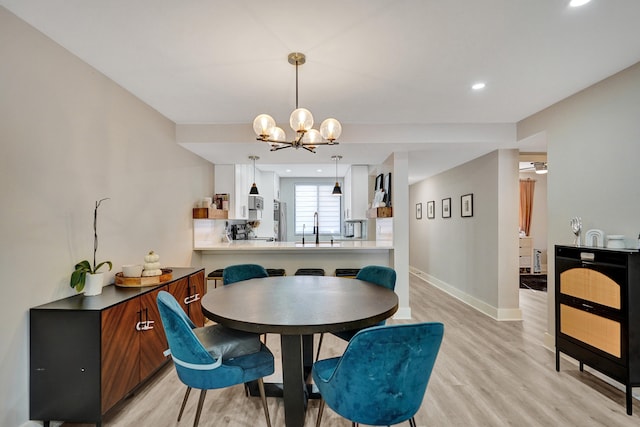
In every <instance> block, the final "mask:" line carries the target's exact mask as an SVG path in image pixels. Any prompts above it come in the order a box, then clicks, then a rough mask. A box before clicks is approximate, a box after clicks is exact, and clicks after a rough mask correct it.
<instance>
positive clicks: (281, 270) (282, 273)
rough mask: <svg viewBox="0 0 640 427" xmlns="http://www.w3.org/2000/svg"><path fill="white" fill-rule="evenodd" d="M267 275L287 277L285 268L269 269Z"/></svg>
mask: <svg viewBox="0 0 640 427" xmlns="http://www.w3.org/2000/svg"><path fill="white" fill-rule="evenodd" d="M267 274H268V275H269V277H280V276H286V275H287V274H286V272H285V271H284V268H267Z"/></svg>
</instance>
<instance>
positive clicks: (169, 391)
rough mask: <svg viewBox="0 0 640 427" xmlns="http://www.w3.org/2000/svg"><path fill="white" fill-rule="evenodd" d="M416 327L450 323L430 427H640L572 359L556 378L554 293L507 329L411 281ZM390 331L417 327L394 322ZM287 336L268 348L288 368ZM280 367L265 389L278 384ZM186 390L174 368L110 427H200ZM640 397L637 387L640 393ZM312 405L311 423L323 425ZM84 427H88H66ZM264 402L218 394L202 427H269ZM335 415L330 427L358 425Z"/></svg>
mask: <svg viewBox="0 0 640 427" xmlns="http://www.w3.org/2000/svg"><path fill="white" fill-rule="evenodd" d="M410 280H411V282H410V297H411V308H412V314H413V316H414V319H413V320H412V322H422V321H440V322H443V323H444V325H445V336H444V340H443V344H442V347H441V351H440V354H439V356H438V360H437V362H436V366H435V369H434V372H433V375H432V377H431V381H430V383H429V387H428V388H427V393H426V396H425V399H424V401H423V404H422V407H421V409H420V411H419V412H418V414H417V415H416V423H417V425H418V426H420V427H426V426H430V427H435V426H465V427H466V426H519V427H521V426H603V427H605V426H606V427H615V426H619V427H624V426H629V427H631V426H634V427H637V426H639V425H640V404H639V403H638V401H634V408H633V410H634V415H633V416H628V415H626V410H625V407H624V401H625V399H624V393H623V392H622V391H620V390H618V389H616V388H615V387H613V386H611V385H609V384H607V383H606V382H604V381H602V380H601V379H599V378H597V377H596V376H594V375H593V374H591V373H589V372H588V370H587V368H585V372H580V371H579V370H578V366H577V364H575V362H574V361H572V360H563V361H562V362H561V371H560V372H559V373H558V372H556V371H555V356H554V354H553V353H552V352H550V351H549V350H547V349H545V348H544V347H543V346H542V338H543V334H544V332H545V330H546V297H547V294H546V293H544V292H538V291H533V290H521V291H520V298H521V307H522V311H523V317H524V320H523V321H522V322H497V321H495V320H493V319H491V318H489V317H487V316H485V315H483V314H481V313H479V312H477V311H476V310H474V309H472V308H470V307H468V306H467V305H465V304H464V303H462V302H460V301H458V300H457V299H455V298H452V297H450V296H449V295H447V294H445V293H444V292H442V291H440V290H438V289H436V288H434V287H432V286H430V285H428V284H426V283H424V282H423V281H422V280H420V279H417V278H415V277H413V276H411V279H410ZM389 323H409V322H408V321H393V320H391V321H390V322H389ZM279 341H280V340H279V337H278V336H277V335H269V338H268V342H267V345H268V346H269V348H270V349H271V350H272V351H273V353H274V355H275V356H276V361H277V362H276V366H277V365H279V360H280V349H279ZM345 346H346V343H344V342H342V341H341V340H339V339H337V338H335V337H333V336H332V335H327V336H325V342H324V343H323V346H322V355H321V357H323V358H325V357H332V356H337V355H339V354H341V352H342V351H343V350H344V347H345ZM279 378H281V373H280V369H279V367H278V366H277V367H276V373H275V374H274V375H273V376H272V377H269V378H267V379H266V380H265V381H278V380H279ZM184 390H185V387H184V386H183V385H182V383H180V381H179V380H178V379H177V376H176V374H175V370H174V369H173V366H172V365H170V364H169V365H168V366H166V367H165V368H164V369H163V370H162V371H161V372H160V373H159V374H158V375H156V377H155V378H154V379H153V380H152V381H150V382H149V383H147V384H146V385H145V386H144V387H143V388H142V389H140V390H139V391H138V392H137V393H136V394H135V395H134V396H132V397H131V398H129V399H127V400H126V401H125V402H124V403H123V404H120V405H119V406H117V407H116V408H114V410H112V411H111V412H110V413H109V414H108V416H107V417H106V419H105V422H104V423H103V425H104V426H105V427H130V426H178V425H180V426H191V425H192V423H193V417H194V414H195V406H196V401H197V398H196V397H194V394H195V393H192V396H191V399H190V401H189V403H187V408H186V410H185V415H184V417H183V419H182V421H181V422H180V423H177V422H176V418H177V414H178V410H179V406H180V403H181V401H182V396H183V394H184ZM636 390H637V389H636ZM268 404H269V411H270V413H271V420H272V425H273V426H274V427H276V426H284V411H283V406H282V401H281V400H280V399H275V398H269V399H268ZM316 415H317V402H316V401H311V402H310V403H309V409H308V411H307V419H306V423H305V425H307V426H313V425H315V418H316ZM64 425H65V426H81V425H80V424H64ZM265 425H266V422H265V420H264V415H263V412H262V408H261V405H260V400H259V398H246V397H245V395H244V390H243V387H242V386H237V387H232V388H228V389H224V390H211V391H209V392H208V393H207V400H206V401H205V407H204V409H203V414H202V418H201V420H200V426H202V427H204V426H210V427H213V426H216V427H217V426H230V427H236V426H238V427H256V426H265ZM350 425H351V424H350V422H349V421H347V420H345V419H343V418H340V417H339V416H338V415H336V414H335V413H334V412H333V411H331V410H330V409H329V408H327V409H326V410H325V413H324V416H323V426H345V427H347V426H350ZM405 425H408V423H406V424H405Z"/></svg>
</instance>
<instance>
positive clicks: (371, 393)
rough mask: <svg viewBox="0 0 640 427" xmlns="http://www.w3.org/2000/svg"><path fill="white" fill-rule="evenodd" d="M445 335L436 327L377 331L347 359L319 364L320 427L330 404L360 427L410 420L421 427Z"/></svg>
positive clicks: (354, 343)
mask: <svg viewBox="0 0 640 427" xmlns="http://www.w3.org/2000/svg"><path fill="white" fill-rule="evenodd" d="M443 333H444V325H443V324H442V323H436V322H429V323H417V324H407V325H386V326H374V327H371V328H367V329H363V330H362V331H360V332H358V333H357V334H356V335H355V336H354V337H353V338H352V339H351V341H349V344H348V345H347V349H346V350H345V352H344V354H343V355H342V356H341V357H335V358H331V359H324V360H319V361H317V362H316V363H314V364H313V381H314V382H315V384H316V386H317V387H318V390H319V391H320V394H321V395H322V401H321V402H320V407H319V409H318V419H317V422H316V427H319V426H320V421H321V419H322V412H323V411H324V407H325V404H326V405H327V406H329V407H330V408H331V409H332V410H333V411H335V412H336V413H338V414H339V415H340V416H342V417H344V418H346V419H348V420H350V421H351V422H352V423H353V425H354V426H356V425H357V424H358V423H362V424H367V425H373V426H380V425H384V426H387V425H392V424H398V423H401V422H404V421H407V420H409V424H410V425H411V426H413V427H415V426H416V422H415V418H414V416H415V414H416V413H417V412H418V409H420V405H421V404H422V400H423V398H424V394H425V391H426V389H427V384H428V383H429V378H430V376H431V371H432V370H433V365H434V363H435V361H436V357H437V355H438V351H439V349H440V344H441V342H442V336H443Z"/></svg>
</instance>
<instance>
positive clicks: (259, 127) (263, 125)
mask: <svg viewBox="0 0 640 427" xmlns="http://www.w3.org/2000/svg"><path fill="white" fill-rule="evenodd" d="M288 59H289V63H290V64H292V65H295V67H296V109H295V110H293V112H292V113H291V116H290V117H289V126H290V127H291V129H293V130H294V132H295V133H296V134H295V136H294V138H293V139H292V140H288V139H287V135H286V134H285V132H284V130H282V128H280V127H278V126H277V125H276V121H275V120H274V119H273V117H271V116H270V115H268V114H259V115H258V116H257V117H256V118H255V119H254V120H253V131H254V132H255V133H256V135H257V136H258V137H257V140H258V141H263V142H266V143H268V144H269V145H270V147H271V151H277V150H282V149H283V148H291V147H292V148H295V149H298V148H304V149H305V150H307V151H310V152H312V153H315V152H316V147H317V146H318V145H337V144H338V142H337V141H336V140H337V139H338V138H339V137H340V134H341V133H342V125H341V124H340V122H339V121H338V120H336V119H333V118H329V119H326V120H324V121H323V122H322V123H321V124H320V130H319V131H318V130H316V129H313V123H314V121H313V114H311V111H309V110H307V109H306V108H299V107H298V66H300V65H302V64H304V63H305V62H306V57H305V55H304V54H303V53H299V52H293V53H290V54H289V57H288Z"/></svg>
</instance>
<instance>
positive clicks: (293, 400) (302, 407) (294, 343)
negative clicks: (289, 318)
mask: <svg viewBox="0 0 640 427" xmlns="http://www.w3.org/2000/svg"><path fill="white" fill-rule="evenodd" d="M280 345H281V347H282V348H281V353H282V383H265V384H264V391H265V394H266V396H267V397H281V398H283V399H284V416H285V425H286V426H287V427H298V426H300V427H302V426H303V425H304V419H305V412H306V410H307V401H308V400H309V399H320V392H319V391H318V389H317V388H316V387H315V386H314V385H313V384H307V381H308V380H309V379H310V378H311V369H312V367H313V335H281V336H280ZM283 384H286V386H285V385H283ZM294 384H299V386H294ZM247 387H248V390H249V394H250V395H251V396H260V391H259V390H258V383H257V382H256V381H253V382H251V383H249V384H247ZM300 389H303V390H304V392H303V393H300V391H299V390H300ZM287 391H288V392H287Z"/></svg>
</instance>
